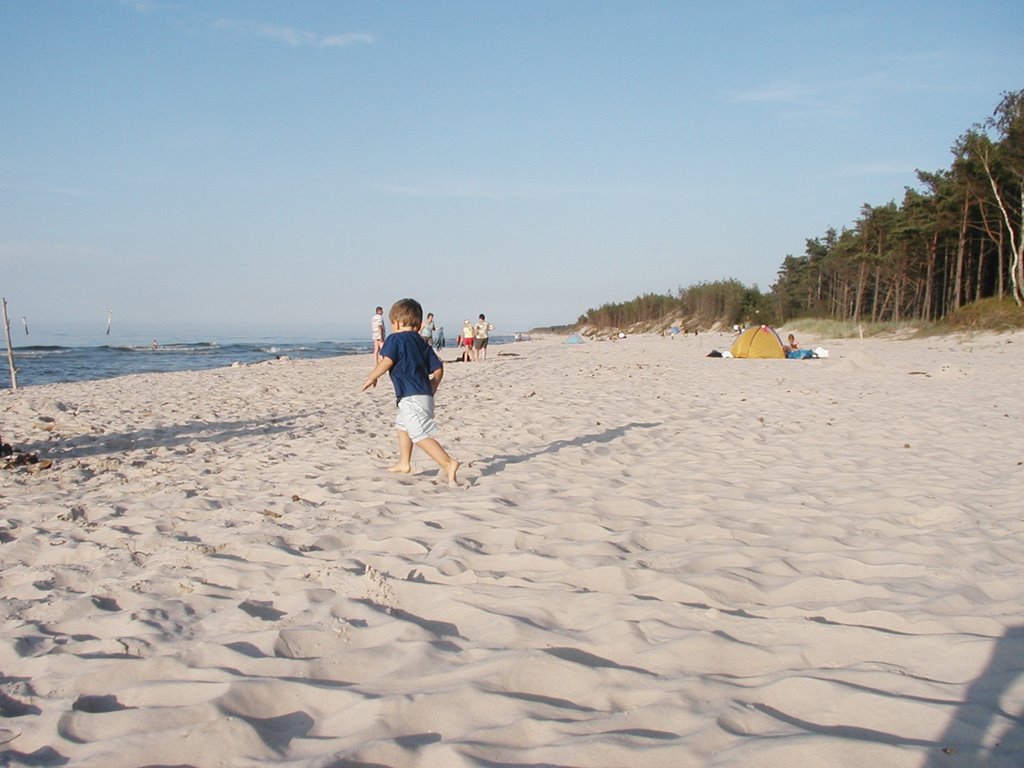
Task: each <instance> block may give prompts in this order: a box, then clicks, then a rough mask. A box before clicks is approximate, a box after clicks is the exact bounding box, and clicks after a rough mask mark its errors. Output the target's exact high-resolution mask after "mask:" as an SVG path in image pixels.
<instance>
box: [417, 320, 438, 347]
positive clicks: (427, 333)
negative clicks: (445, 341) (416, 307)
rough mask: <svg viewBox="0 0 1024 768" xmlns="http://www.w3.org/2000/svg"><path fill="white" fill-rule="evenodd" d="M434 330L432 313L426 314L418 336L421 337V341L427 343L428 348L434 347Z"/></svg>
mask: <svg viewBox="0 0 1024 768" xmlns="http://www.w3.org/2000/svg"><path fill="white" fill-rule="evenodd" d="M434 330H435V325H434V313H433V312H427V320H426V322H425V323H423V327H422V328H420V336H422V337H423V340H424V341H425V342H427V346H428V347H432V346H434Z"/></svg>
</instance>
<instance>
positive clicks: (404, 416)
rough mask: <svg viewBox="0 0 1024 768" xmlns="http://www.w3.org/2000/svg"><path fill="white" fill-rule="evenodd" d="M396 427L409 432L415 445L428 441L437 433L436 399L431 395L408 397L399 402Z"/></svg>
mask: <svg viewBox="0 0 1024 768" xmlns="http://www.w3.org/2000/svg"><path fill="white" fill-rule="evenodd" d="M395 426H396V427H397V428H398V429H400V430H402V431H403V432H407V433H408V434H409V439H410V440H412V441H413V442H414V443H418V442H419V441H420V440H426V439H427V438H428V437H430V436H431V435H433V434H434V433H435V432H437V424H435V423H434V398H433V397H431V396H430V395H407V396H405V397H403V398H402V399H401V400H399V401H398V416H396V417H395Z"/></svg>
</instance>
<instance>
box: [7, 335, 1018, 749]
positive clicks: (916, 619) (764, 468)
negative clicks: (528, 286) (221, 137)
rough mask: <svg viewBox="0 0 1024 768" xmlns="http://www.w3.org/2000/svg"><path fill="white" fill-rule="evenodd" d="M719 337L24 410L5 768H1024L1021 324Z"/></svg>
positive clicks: (304, 368)
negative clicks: (426, 401)
mask: <svg viewBox="0 0 1024 768" xmlns="http://www.w3.org/2000/svg"><path fill="white" fill-rule="evenodd" d="M730 341H731V340H730V339H729V337H726V336H718V335H715V334H711V335H702V336H699V337H694V336H687V337H680V338H675V339H669V338H661V337H631V338H627V339H624V340H621V341H615V342H611V341H606V342H588V343H585V344H581V345H566V344H564V343H563V342H562V340H561V339H554V338H547V339H539V340H534V341H530V342H523V343H517V344H510V345H506V346H502V347H496V348H492V350H491V356H490V359H489V360H488V361H487V362H486V363H482V364H463V363H454V364H449V365H447V366H446V375H445V379H444V382H443V384H442V387H441V391H440V392H439V396H438V400H437V411H438V421H439V424H440V427H441V432H440V434H439V436H438V437H439V439H440V441H441V442H442V444H443V445H444V446H445V448H447V449H448V451H449V452H450V453H451V454H452V455H453V456H454V457H456V458H458V459H459V460H460V461H461V462H462V463H463V466H462V469H461V470H460V473H459V474H460V481H461V482H460V485H459V486H458V487H449V486H448V485H446V484H445V483H443V482H440V481H439V478H438V477H437V474H438V473H437V469H436V466H434V465H432V463H431V462H430V460H429V459H428V458H427V457H426V456H425V455H424V454H422V453H421V452H417V454H416V455H415V456H414V461H415V464H416V466H415V469H414V472H413V473H412V474H411V475H408V476H406V475H392V474H389V473H387V472H386V471H385V469H386V467H387V466H389V464H390V463H392V462H393V461H394V459H395V455H396V442H395V438H394V435H393V431H392V423H393V418H394V398H393V396H392V390H391V387H390V384H388V383H387V382H386V381H382V382H381V385H380V386H379V387H377V388H376V389H375V390H373V391H372V392H368V393H361V392H359V386H360V384H361V383H362V381H363V379H364V378H365V376H366V374H367V372H368V370H369V368H370V367H371V361H370V358H369V356H366V357H342V358H337V359H330V360H317V361H289V360H283V361H279V362H272V363H262V364H255V365H247V366H238V367H231V368H224V369H219V370H215V371H206V372H196V373H162V374H153V375H139V376H128V377H123V378H118V379H110V380H105V381H95V382H84V383H76V384H60V385H48V386H41V387H29V388H25V389H22V390H19V391H18V392H9V391H7V392H3V393H2V394H0V409H2V417H0V428H2V432H3V436H4V440H6V441H8V442H11V443H13V444H14V445H15V446H16V447H18V448H21V449H23V450H25V451H29V452H32V453H35V454H37V455H38V456H39V458H40V459H48V460H52V462H53V464H52V466H50V467H49V468H47V469H39V468H38V466H36V467H33V466H25V467H18V468H14V469H7V470H3V471H2V472H0V563H2V566H0V598H2V602H0V605H2V637H0V715H2V716H3V717H2V720H0V765H5V766H7V765H10V766H21V765H26V766H27V765H33V766H56V765H72V766H97V767H100V766H103V767H106V768H109V767H110V766H143V765H153V766H155V765H165V766H166V765H176V766H184V765H189V766H202V767H204V768H205V767H206V766H254V765H282V766H303V767H317V768H327V767H331V768H343V767H347V768H369V767H371V766H372V767H374V768H380V767H382V766H390V767H391V768H404V767H406V766H425V767H426V766H429V767H431V768H461V767H463V766H466V767H470V766H473V767H481V768H499V767H501V768H513V767H516V768H519V767H521V766H531V767H533V768H536V767H538V766H559V767H565V768H569V767H571V768H617V767H620V766H623V767H630V766H643V767H644V768H656V767H661V766H664V767H665V768H685V767H688V766H730V767H736V768H739V767H741V766H742V767H743V768H750V767H752V766H753V767H760V766H764V767H769V766H771V767H775V766H778V767H779V768H794V767H795V766H850V767H851V768H852V767H853V766H857V767H858V768H862V767H863V766H874V767H878V766H893V767H896V766H899V767H900V768H903V767H906V768H944V767H946V766H949V768H960V767H962V766H986V767H987V768H997V767H998V768H1003V767H1004V766H1005V767H1006V768H1011V767H1014V768H1019V766H1021V765H1024V719H1022V717H1024V578H1022V563H1024V513H1022V509H1024V400H1022V398H1021V378H1022V372H1024V334H1012V335H995V334H986V335H979V336H974V337H967V336H957V337H936V338H930V339H919V340H863V341H862V340H829V339H812V338H806V337H803V336H801V341H802V342H803V343H804V346H819V345H820V346H823V347H825V348H826V349H828V350H829V353H830V356H829V358H828V359H822V360H808V361H798V360H735V359H714V358H708V357H706V355H707V353H708V352H709V351H711V349H713V348H717V349H728V347H729V344H730ZM455 355H456V353H455V352H454V350H451V349H449V350H447V352H446V354H444V355H443V359H445V360H446V361H450V360H452V359H453V358H454V357H455Z"/></svg>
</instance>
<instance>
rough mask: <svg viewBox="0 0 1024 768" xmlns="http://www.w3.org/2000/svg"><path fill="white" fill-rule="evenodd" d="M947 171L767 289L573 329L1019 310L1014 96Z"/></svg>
mask: <svg viewBox="0 0 1024 768" xmlns="http://www.w3.org/2000/svg"><path fill="white" fill-rule="evenodd" d="M951 152H952V155H953V162H952V164H951V165H950V167H949V168H948V169H945V170H938V171H918V172H917V178H918V182H919V184H920V188H918V189H914V188H907V189H905V190H904V194H903V199H902V201H900V202H899V203H897V202H896V201H895V200H893V201H891V202H889V203H886V204H884V205H870V204H865V205H864V206H863V207H862V208H861V211H860V215H859V216H858V218H857V219H856V220H855V221H854V223H853V225H852V226H851V227H844V228H843V229H841V230H840V231H836V230H835V229H832V228H830V229H828V230H827V231H826V232H825V234H824V235H823V236H819V237H814V238H811V239H808V240H807V243H806V249H805V251H804V253H803V254H802V255H800V256H793V255H788V256H786V257H785V259H784V260H783V262H782V265H781V266H780V268H779V271H778V278H777V280H776V282H775V283H774V285H772V287H771V290H770V292H769V293H767V294H765V293H762V292H761V291H760V290H759V289H758V288H757V287H756V286H755V287H753V288H747V287H745V286H744V285H743V284H742V283H740V282H739V281H736V280H723V281H718V282H715V283H702V284H700V285H695V286H690V287H689V288H680V289H679V290H678V291H677V292H676V293H675V294H666V295H660V294H647V295H644V296H640V297H637V298H636V299H633V300H632V301H628V302H624V303H620V304H607V305H604V306H602V307H599V308H597V309H590V310H588V311H587V312H586V314H584V315H581V316H580V318H579V322H580V324H589V325H595V326H602V327H609V326H611V327H622V326H626V325H631V324H634V323H641V322H645V321H654V320H658V319H663V318H665V317H666V316H669V315H673V314H677V315H680V316H681V317H686V318H694V319H701V318H703V319H705V320H709V319H713V320H718V321H721V322H726V323H730V324H731V323H737V322H751V321H754V322H758V321H760V322H773V323H780V322H784V321H785V320H788V319H792V318H795V317H829V318H833V319H836V320H844V321H854V322H861V321H875V322H885V321H897V322H898V321H908V320H913V321H917V320H920V321H933V320H939V319H941V318H943V317H946V316H947V315H949V314H951V313H953V312H955V311H956V310H957V309H959V308H960V307H962V306H964V305H965V304H969V303H972V302H976V301H979V300H981V299H986V298H991V297H996V298H1000V299H1003V298H1007V297H1009V298H1012V299H1013V300H1014V301H1015V302H1016V304H1017V306H1022V305H1024V91H1014V92H1008V93H1005V94H1003V97H1002V99H1001V101H1000V102H999V104H998V106H997V107H996V109H995V111H994V112H993V114H992V115H991V117H989V118H988V119H986V120H985V121H984V122H981V123H976V124H975V125H974V126H972V127H971V128H970V129H968V130H967V131H966V132H965V133H964V134H963V135H961V136H960V137H959V138H957V139H956V141H955V142H954V143H953V146H952V148H951Z"/></svg>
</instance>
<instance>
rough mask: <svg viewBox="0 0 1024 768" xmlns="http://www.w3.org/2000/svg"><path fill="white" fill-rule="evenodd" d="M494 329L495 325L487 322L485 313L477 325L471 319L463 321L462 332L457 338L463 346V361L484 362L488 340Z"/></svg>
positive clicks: (458, 342) (460, 345)
mask: <svg viewBox="0 0 1024 768" xmlns="http://www.w3.org/2000/svg"><path fill="white" fill-rule="evenodd" d="M493 330H494V326H493V325H491V324H490V323H489V322H487V318H486V317H484V316H483V313H481V315H480V319H479V321H478V322H477V323H476V325H474V324H473V323H471V322H469V320H463V321H462V333H461V334H459V338H458V339H457V344H458V346H459V347H461V348H462V358H461V359H462V362H464V363H482V362H483V361H484V360H486V359H487V342H488V340H489V338H490V336H489V334H490V332H491V331H493Z"/></svg>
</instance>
